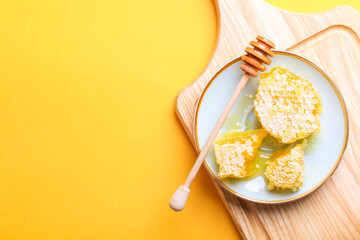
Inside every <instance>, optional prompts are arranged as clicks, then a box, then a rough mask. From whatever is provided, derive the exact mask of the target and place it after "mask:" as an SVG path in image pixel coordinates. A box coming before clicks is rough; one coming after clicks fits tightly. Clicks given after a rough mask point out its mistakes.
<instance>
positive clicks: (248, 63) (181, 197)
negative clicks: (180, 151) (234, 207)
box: [170, 36, 275, 211]
mask: <svg viewBox="0 0 360 240" xmlns="http://www.w3.org/2000/svg"><path fill="white" fill-rule="evenodd" d="M256 39H257V41H250V45H251V46H252V48H251V47H246V48H245V52H246V53H247V54H246V55H244V56H242V60H243V61H244V62H245V64H242V65H241V69H242V70H243V71H244V72H245V74H244V75H243V76H242V78H241V79H240V81H239V83H238V84H237V86H236V88H235V90H234V93H233V94H232V96H231V98H230V100H229V102H228V103H227V104H226V106H225V108H224V110H223V112H222V114H221V116H220V117H219V119H218V121H217V123H216V125H215V127H214V128H213V130H212V132H211V133H210V136H209V138H208V139H207V141H206V143H205V145H204V147H203V149H202V151H201V152H200V154H199V156H198V158H197V159H196V162H195V164H194V166H193V167H192V169H191V171H190V173H189V175H188V177H187V178H186V181H185V183H184V185H181V186H180V187H179V188H178V189H177V190H176V192H175V193H174V195H173V196H172V197H171V200H170V207H171V208H172V209H173V210H174V211H181V210H183V209H184V207H185V204H186V201H187V199H188V196H189V193H190V190H189V188H190V185H191V183H192V182H193V181H194V178H195V176H196V174H197V173H198V171H199V169H200V166H201V164H202V163H203V162H204V160H205V157H206V155H207V154H208V152H209V150H210V148H211V145H212V144H213V142H214V141H215V138H216V136H217V135H218V133H219V131H220V129H221V127H222V125H223V124H224V122H225V120H226V118H227V116H228V115H229V113H230V111H231V109H232V107H233V106H234V104H235V102H236V100H237V98H238V97H239V95H240V93H241V91H242V90H243V88H244V87H245V85H246V83H247V81H248V80H249V78H250V76H253V77H257V76H258V75H259V74H258V70H260V71H261V72H263V71H265V70H266V67H264V66H263V63H265V64H270V63H271V60H270V58H268V55H269V56H271V57H273V56H274V55H275V53H274V52H273V51H272V50H271V49H272V48H275V44H274V43H273V42H271V41H270V40H268V39H266V38H264V37H261V36H258V37H257V38H256Z"/></svg>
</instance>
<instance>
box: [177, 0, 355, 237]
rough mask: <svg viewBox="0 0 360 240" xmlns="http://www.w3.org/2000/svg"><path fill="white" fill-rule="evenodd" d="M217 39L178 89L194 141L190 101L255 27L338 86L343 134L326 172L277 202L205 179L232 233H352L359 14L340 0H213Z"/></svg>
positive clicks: (179, 103) (180, 113) (255, 31)
mask: <svg viewBox="0 0 360 240" xmlns="http://www.w3.org/2000/svg"><path fill="white" fill-rule="evenodd" d="M215 4H216V6H217V10H218V19H219V20H218V26H219V30H218V34H219V35H218V42H217V46H216V48H215V50H214V54H213V56H212V58H211V60H210V62H209V64H208V66H207V67H206V68H205V70H204V71H203V72H202V73H201V75H200V76H199V77H198V78H197V79H196V80H195V81H194V82H192V83H191V84H190V85H188V86H187V87H186V88H184V89H183V90H182V91H180V92H179V94H178V96H177V98H176V112H177V115H178V117H179V119H180V121H181V122H182V124H183V126H184V129H185V130H186V132H187V134H188V135H189V138H190V140H191V141H192V142H193V143H194V113H195V106H196V101H197V99H198V98H199V96H200V94H201V92H202V90H203V89H204V87H205V86H206V84H207V83H208V82H209V81H210V80H211V78H212V77H213V76H214V75H215V73H216V72H217V71H218V70H220V69H221V68H222V67H223V66H224V65H225V64H226V63H228V62H229V61H231V60H233V59H234V58H237V57H239V56H241V55H242V54H244V48H245V46H246V45H247V44H248V42H249V40H252V39H254V38H255V37H256V36H257V35H263V36H265V37H267V38H269V39H271V40H272V41H274V42H275V43H276V44H277V49H289V50H291V51H292V52H295V53H299V54H300V55H303V56H304V57H307V58H309V59H310V60H312V61H313V62H314V63H315V64H317V65H319V66H320V67H321V68H322V69H324V70H325V71H326V72H327V73H328V74H329V75H330V76H331V77H332V79H333V80H334V81H335V82H336V84H337V85H338V87H339V89H340V91H341V92H342V93H343V96H344V99H345V103H346V105H347V108H348V111H349V122H350V135H349V143H348V147H347V150H346V151H345V154H344V156H343V160H342V161H341V163H340V164H339V167H338V169H337V170H336V171H335V173H334V174H333V176H332V177H331V178H330V179H329V180H328V181H326V182H325V184H324V185H323V186H322V187H321V188H319V189H318V190H317V191H315V192H314V193H312V194H311V195H310V196H308V197H305V198H303V199H301V200H298V201H295V202H292V203H285V204H281V205H264V204H256V203H252V202H248V201H245V200H242V199H239V198H237V197H235V196H233V195H232V194H231V193H228V192H227V191H226V190H223V189H222V188H221V187H220V186H219V185H218V184H216V182H215V181H214V180H213V182H214V184H215V186H216V188H217V190H218V192H219V194H220V197H221V198H222V200H223V201H224V203H225V205H226V207H227V209H228V211H229V213H230V215H231V216H232V218H233V220H234V222H235V225H236V226H237V228H238V230H239V232H240V234H241V235H242V236H243V237H244V238H246V239H360V200H359V199H360V160H359V156H360V148H359V146H360V140H359V136H360V123H359V120H360V111H358V106H360V94H359V93H358V91H360V81H359V80H358V78H359V76H360V40H359V37H358V35H359V34H360V14H359V13H358V12H357V11H356V10H354V9H353V8H351V7H348V6H340V7H337V8H334V9H331V10H329V11H325V12H321V13H316V14H298V13H292V12H287V11H284V10H281V9H278V8H276V7H273V6H271V5H269V4H267V3H265V2H263V1H262V0H218V1H217V2H216V3H215Z"/></svg>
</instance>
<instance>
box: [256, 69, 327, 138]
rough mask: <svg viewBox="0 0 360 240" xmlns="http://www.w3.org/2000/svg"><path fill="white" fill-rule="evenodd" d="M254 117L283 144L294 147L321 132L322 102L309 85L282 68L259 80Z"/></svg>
mask: <svg viewBox="0 0 360 240" xmlns="http://www.w3.org/2000/svg"><path fill="white" fill-rule="evenodd" d="M254 105H255V114H256V116H257V117H258V119H259V121H260V122H261V125H262V126H263V128H264V129H266V130H267V131H268V132H269V133H270V134H271V135H272V136H274V137H275V138H277V139H278V140H279V141H280V142H282V143H293V142H295V141H297V140H300V139H303V138H305V137H307V136H309V135H310V134H312V133H313V132H318V131H320V113H321V108H322V105H321V101H320V97H319V94H318V92H317V91H316V89H315V88H314V87H313V85H312V84H311V82H310V81H308V80H305V79H302V78H301V77H299V76H296V75H295V74H293V73H292V72H290V71H289V70H287V69H285V68H282V67H274V68H273V69H271V70H270V72H268V73H263V74H261V76H260V82H259V88H258V91H257V94H256V97H255V102H254Z"/></svg>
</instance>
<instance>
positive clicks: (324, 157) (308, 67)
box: [194, 51, 348, 203]
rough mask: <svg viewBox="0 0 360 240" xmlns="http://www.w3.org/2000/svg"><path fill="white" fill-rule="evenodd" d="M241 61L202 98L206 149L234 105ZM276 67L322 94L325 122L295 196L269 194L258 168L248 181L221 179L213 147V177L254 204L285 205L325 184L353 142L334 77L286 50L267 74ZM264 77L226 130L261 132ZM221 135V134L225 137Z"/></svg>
mask: <svg viewBox="0 0 360 240" xmlns="http://www.w3.org/2000/svg"><path fill="white" fill-rule="evenodd" d="M242 63H243V62H242V61H241V60H240V59H237V60H234V61H232V62H230V63H229V64H227V65H226V66H225V67H224V68H223V69H222V70H221V71H219V73H218V74H217V75H216V76H215V77H214V78H213V79H212V80H211V81H210V82H209V84H208V86H207V87H206V88H205V90H204V91H203V93H202V95H201V97H200V98H199V101H198V105H197V111H196V115H195V126H194V127H195V133H196V139H195V140H196V144H197V147H198V149H201V148H202V146H203V145H204V144H205V142H206V140H207V138H208V136H209V134H210V132H211V130H212V129H213V127H214V126H215V123H216V121H217V119H218V117H219V116H220V114H221V112H222V110H223V108H224V107H225V105H226V103H227V101H228V100H229V98H230V96H231V94H232V92H233V90H234V89H235V87H236V85H237V83H238V81H239V79H240V78H241V77H242V75H243V72H242V70H241V69H240V65H241V64H242ZM275 66H282V67H285V68H287V69H289V70H290V71H291V72H293V73H295V74H296V75H298V76H300V77H302V78H304V79H307V80H310V81H311V82H312V84H313V85H314V87H315V88H316V89H317V90H318V92H319V94H320V97H321V100H322V104H323V111H322V114H321V117H320V121H321V131H320V132H319V133H317V134H313V135H312V136H311V137H310V138H309V141H308V146H307V147H306V149H305V152H304V153H305V160H304V161H305V181H304V183H303V187H302V188H301V189H300V190H298V191H296V192H292V191H284V192H281V191H280V192H277V191H269V190H267V183H266V177H265V176H264V174H263V171H264V169H263V168H261V167H260V168H259V170H258V171H257V173H256V174H255V175H254V176H253V177H250V178H248V179H246V180H239V179H220V178H219V177H218V174H217V173H218V165H217V163H216V162H215V154H214V149H213V147H212V148H211V149H210V152H209V154H208V155H207V157H206V159H205V166H206V168H207V170H208V171H209V172H210V174H211V175H212V176H213V177H214V178H215V179H216V180H217V181H218V182H219V183H220V184H221V185H222V186H223V187H224V188H225V189H227V190H228V191H230V192H231V193H233V194H235V195H237V196H239V197H241V198H244V199H247V200H250V201H254V202H262V203H281V202H288V201H292V200H295V199H299V198H301V197H304V196H306V195H308V194H310V193H311V192H313V191H314V190H316V189H317V188H318V187H320V186H321V184H323V183H324V182H325V180H326V179H327V178H329V177H330V176H331V175H332V173H333V172H334V171H335V169H336V167H337V166H338V164H339V162H340V160H341V157H342V154H343V152H344V150H345V148H346V144H347V138H348V117H347V110H346V106H345V103H344V100H343V98H342V96H341V93H340V92H339V90H338V88H337V87H336V86H335V84H334V82H333V81H332V80H331V79H330V78H329V76H328V75H327V74H326V73H325V72H323V71H322V70H321V69H320V68H319V67H317V66H316V65H315V64H313V63H312V62H310V61H309V60H307V59H305V58H303V57H301V56H299V55H295V54H293V53H289V52H285V51H276V55H275V57H273V58H272V64H271V65H270V66H267V71H268V70H270V69H271V68H273V67H275ZM258 83H259V77H257V78H250V79H249V82H248V83H247V85H246V87H245V88H244V90H243V92H242V93H241V95H240V97H239V99H238V100H237V102H236V104H235V106H234V107H233V109H232V112H231V114H230V115H229V117H228V119H227V121H226V122H225V124H224V126H223V127H222V129H221V132H223V131H226V130H244V129H245V130H249V129H256V128H258V127H259V125H258V121H257V118H256V116H255V114H254V111H253V105H254V103H253V100H254V97H255V94H256V91H257V87H258ZM221 132H220V133H221ZM271 151H273V149H272V148H268V147H266V146H264V144H263V146H262V148H261V150H260V156H261V158H260V160H259V161H261V164H260V165H262V166H263V167H265V162H266V158H268V157H269V156H271Z"/></svg>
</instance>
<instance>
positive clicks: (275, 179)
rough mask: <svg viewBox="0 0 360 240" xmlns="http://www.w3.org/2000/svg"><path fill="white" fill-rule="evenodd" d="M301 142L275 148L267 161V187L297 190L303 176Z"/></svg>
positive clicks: (302, 149) (303, 165) (303, 145)
mask: <svg viewBox="0 0 360 240" xmlns="http://www.w3.org/2000/svg"><path fill="white" fill-rule="evenodd" d="M305 146H306V139H305V140H303V142H302V143H297V144H292V145H290V146H288V147H287V148H286V149H280V150H277V151H276V152H275V153H274V154H273V156H272V158H271V159H270V160H269V161H267V163H266V164H267V167H266V170H265V175H266V177H267V178H268V179H269V184H268V189H269V190H272V189H274V188H275V189H283V190H285V189H291V190H292V191H297V190H298V189H300V188H301V187H302V184H303V181H304V178H305V163H304V147H305Z"/></svg>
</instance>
